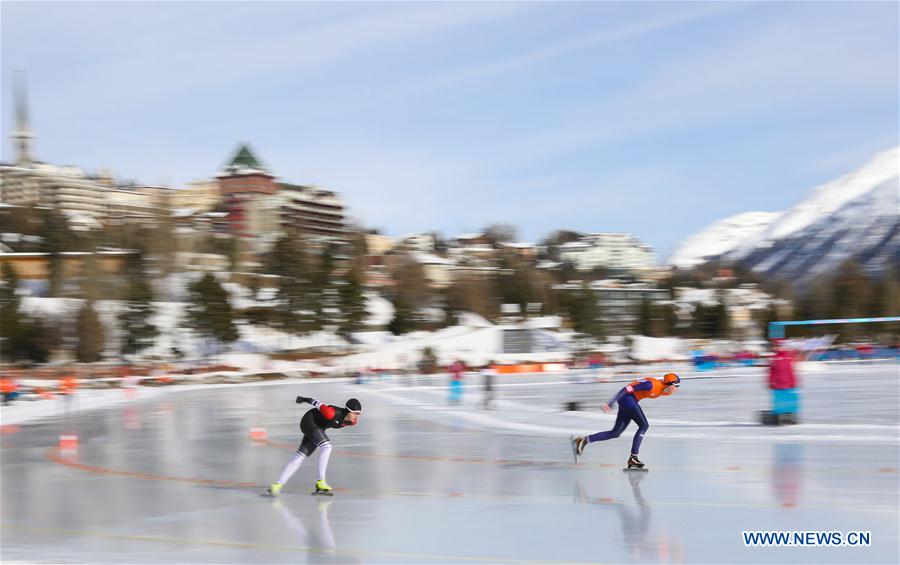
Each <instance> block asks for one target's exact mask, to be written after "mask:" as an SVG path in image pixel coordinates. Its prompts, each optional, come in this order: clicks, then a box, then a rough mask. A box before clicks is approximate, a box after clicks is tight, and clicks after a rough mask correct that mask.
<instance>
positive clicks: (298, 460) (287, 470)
mask: <svg viewBox="0 0 900 565" xmlns="http://www.w3.org/2000/svg"><path fill="white" fill-rule="evenodd" d="M304 461H306V455H303V454H302V453H295V454H294V456H293V457H291V460H290V461H288V464H287V465H285V466H284V471H282V472H281V476H280V477H278V482H279V484H282V485H283V484H285V483H286V482H288V481H289V480H290V478H291V476H292V475H293V474H294V473H296V472H297V469H299V468H300V465H303V462H304Z"/></svg>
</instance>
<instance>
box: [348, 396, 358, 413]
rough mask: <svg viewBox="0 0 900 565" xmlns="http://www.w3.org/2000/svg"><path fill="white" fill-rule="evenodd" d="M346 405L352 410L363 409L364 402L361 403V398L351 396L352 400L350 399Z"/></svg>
mask: <svg viewBox="0 0 900 565" xmlns="http://www.w3.org/2000/svg"><path fill="white" fill-rule="evenodd" d="M345 406H346V407H347V410H349V411H351V412H360V411H362V404H360V403H359V400H357V399H355V398H351V399H350V400H348V401H347V404H345Z"/></svg>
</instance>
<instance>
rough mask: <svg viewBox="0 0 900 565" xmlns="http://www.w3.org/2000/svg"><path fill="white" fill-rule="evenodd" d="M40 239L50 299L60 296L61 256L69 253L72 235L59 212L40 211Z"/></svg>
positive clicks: (51, 209) (54, 210) (54, 209)
mask: <svg viewBox="0 0 900 565" xmlns="http://www.w3.org/2000/svg"><path fill="white" fill-rule="evenodd" d="M38 235H39V236H40V237H41V246H40V250H41V252H43V253H47V254H48V256H47V270H48V273H47V278H48V282H49V283H50V288H49V295H50V296H51V297H57V296H62V292H63V275H64V273H63V267H64V266H63V255H62V253H63V252H65V251H71V250H72V248H71V246H72V245H73V243H72V242H73V241H75V239H76V238H75V237H74V235H73V234H72V233H71V231H70V230H69V224H68V222H67V221H66V218H65V216H63V215H62V214H61V213H60V212H59V210H57V209H56V208H47V209H44V210H41V227H40V229H39V230H38Z"/></svg>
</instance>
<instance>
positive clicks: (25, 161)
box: [12, 71, 34, 165]
mask: <svg viewBox="0 0 900 565" xmlns="http://www.w3.org/2000/svg"><path fill="white" fill-rule="evenodd" d="M15 75H16V79H17V80H13V89H14V91H15V99H16V129H15V130H14V131H13V132H12V138H13V142H14V144H15V146H16V164H17V165H30V164H32V163H33V162H34V160H33V157H32V154H31V140H32V139H34V135H33V134H32V133H31V124H30V123H29V121H28V97H27V94H26V92H25V71H16V73H15Z"/></svg>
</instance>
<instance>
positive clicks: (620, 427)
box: [586, 406, 631, 443]
mask: <svg viewBox="0 0 900 565" xmlns="http://www.w3.org/2000/svg"><path fill="white" fill-rule="evenodd" d="M630 421H631V417H630V411H629V410H628V409H627V408H625V407H623V406H619V412H618V414H616V423H615V425H613V428H612V429H611V430H609V431H606V432H597V433H595V434H591V435H589V436H587V438H586V439H587V442H588V443H594V442H595V441H605V440H608V439H612V438H615V437H619V436H620V435H622V432H623V431H625V428H626V427H627V426H628V422H630Z"/></svg>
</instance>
